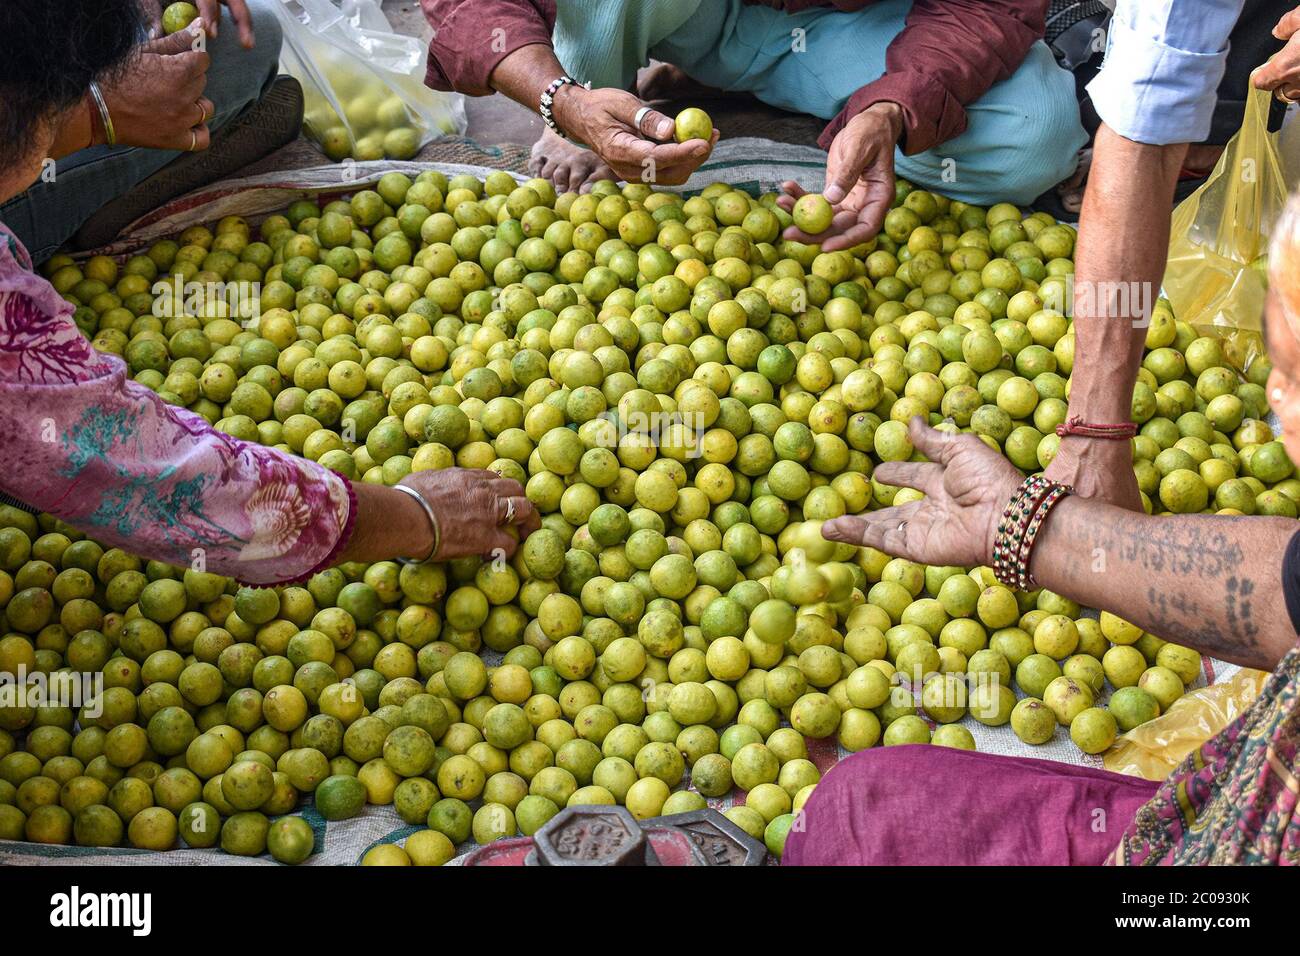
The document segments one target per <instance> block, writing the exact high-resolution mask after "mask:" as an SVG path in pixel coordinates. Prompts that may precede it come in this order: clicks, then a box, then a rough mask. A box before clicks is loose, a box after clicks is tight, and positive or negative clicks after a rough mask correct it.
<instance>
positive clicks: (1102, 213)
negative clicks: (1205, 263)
mask: <svg viewBox="0 0 1300 956" xmlns="http://www.w3.org/2000/svg"><path fill="white" fill-rule="evenodd" d="M1186 152H1187V146H1186V145H1185V144H1175V145H1171V146H1147V145H1145V144H1142V143H1135V142H1133V141H1132V140H1128V139H1125V138H1124V137H1122V136H1120V135H1119V134H1118V133H1115V132H1114V131H1112V130H1111V129H1110V128H1109V127H1107V126H1104V125H1103V126H1102V127H1101V129H1100V130H1099V131H1098V133H1097V142H1096V147H1095V150H1094V160H1093V165H1092V170H1091V172H1090V174H1089V182H1088V192H1087V195H1086V197H1085V199H1084V204H1083V213H1082V215H1081V216H1080V221H1079V222H1080V225H1079V248H1078V252H1077V255H1076V259H1075V290H1074V302H1075V320H1074V332H1075V336H1076V341H1075V362H1074V370H1073V375H1072V381H1071V384H1070V410H1071V412H1072V413H1073V414H1075V415H1079V416H1081V417H1083V418H1084V419H1085V420H1088V421H1094V422H1097V421H1104V422H1124V421H1128V418H1129V414H1130V405H1131V401H1132V392H1133V383H1134V381H1135V380H1136V378H1137V369H1138V365H1139V363H1140V362H1141V359H1142V344H1143V341H1144V339H1145V337H1146V325H1147V320H1148V319H1149V318H1150V306H1151V305H1153V304H1154V302H1155V297H1156V294H1157V292H1158V290H1159V288H1160V280H1161V279H1162V278H1163V277H1164V271H1165V259H1166V256H1167V253H1168V249H1169V213H1170V204H1171V203H1172V201H1173V194H1174V186H1175V184H1176V183H1177V181H1178V172H1179V170H1180V169H1181V168H1182V162H1183V156H1184V155H1185V154H1186Z"/></svg>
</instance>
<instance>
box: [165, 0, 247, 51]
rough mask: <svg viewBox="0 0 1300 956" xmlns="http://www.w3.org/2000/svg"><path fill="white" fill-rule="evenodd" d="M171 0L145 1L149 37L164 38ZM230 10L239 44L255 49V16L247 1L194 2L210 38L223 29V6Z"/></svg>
mask: <svg viewBox="0 0 1300 956" xmlns="http://www.w3.org/2000/svg"><path fill="white" fill-rule="evenodd" d="M170 2H171V0H144V3H143V4H142V6H143V8H144V15H145V17H146V18H147V19H148V22H149V37H150V39H153V40H157V39H159V38H161V37H162V35H163V32H162V12H163V9H164V8H165V7H166V6H167V5H168V4H169V3H170ZM223 3H224V4H225V5H226V6H227V7H229V8H230V19H232V20H234V21H235V26H236V27H238V28H239V43H240V45H241V46H243V48H244V49H245V50H251V49H252V48H253V42H254V37H253V15H252V14H251V13H249V12H248V3H247V0H194V5H195V6H196V7H198V8H199V18H200V19H201V20H202V21H203V29H204V30H205V31H206V33H207V34H208V36H210V37H215V36H216V35H217V33H218V32H219V31H220V28H221V5H222V4H223Z"/></svg>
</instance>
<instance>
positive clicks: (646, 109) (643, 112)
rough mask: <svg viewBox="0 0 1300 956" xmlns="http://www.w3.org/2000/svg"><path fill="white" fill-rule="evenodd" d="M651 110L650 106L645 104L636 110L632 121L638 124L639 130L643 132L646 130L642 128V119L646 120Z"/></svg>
mask: <svg viewBox="0 0 1300 956" xmlns="http://www.w3.org/2000/svg"><path fill="white" fill-rule="evenodd" d="M650 112H652V110H651V109H650V107H648V106H643V107H641V108H640V109H639V110H637V111H636V116H635V118H634V119H633V120H632V122H633V123H635V124H636V128H637V132H642V133H643V132H645V130H643V129H642V128H641V121H642V120H644V119H645V118H646V114H648V113H650Z"/></svg>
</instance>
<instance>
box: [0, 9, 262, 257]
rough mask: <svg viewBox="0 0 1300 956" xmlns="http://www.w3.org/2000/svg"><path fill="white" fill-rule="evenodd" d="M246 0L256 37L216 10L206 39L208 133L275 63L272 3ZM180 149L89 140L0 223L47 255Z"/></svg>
mask: <svg viewBox="0 0 1300 956" xmlns="http://www.w3.org/2000/svg"><path fill="white" fill-rule="evenodd" d="M279 2H280V0H250V3H249V5H248V6H249V9H250V10H251V11H252V14H253V31H254V33H255V34H256V38H257V43H256V45H255V46H254V48H253V49H252V50H245V49H244V48H243V47H242V46H240V45H239V31H238V30H237V29H236V28H235V25H234V23H232V22H231V20H230V15H229V14H228V13H225V14H223V17H222V21H221V31H220V32H219V33H218V35H217V38H216V39H215V40H209V41H208V53H209V54H210V55H211V58H212V65H211V66H210V67H209V68H208V85H207V89H206V90H205V91H204V96H206V97H207V98H208V99H210V100H212V102H213V104H214V105H215V106H216V115H215V116H214V117H213V118H212V120H211V121H209V123H208V126H209V128H210V129H211V130H212V131H213V132H214V133H215V132H216V131H217V130H218V129H220V128H221V127H222V126H224V125H225V124H226V123H228V122H230V120H232V119H234V118H235V117H236V116H238V115H239V114H240V113H241V112H242V111H243V110H244V109H245V108H246V107H247V106H248V105H249V104H251V103H254V102H256V101H257V100H259V99H261V97H262V95H263V93H264V92H265V90H266V88H267V87H268V86H270V84H271V81H272V80H274V79H275V76H276V73H277V72H278V70H279V63H280V41H281V38H282V37H281V33H280V23H279V21H278V20H277V19H276V16H275V11H274V10H273V9H272V4H276V3H279ZM181 155H182V154H181V153H179V152H176V151H173V150H164V149H137V148H134V147H122V146H118V147H108V146H95V147H92V148H90V149H83V150H81V151H80V152H78V153H73V154H72V155H71V156H67V157H65V158H63V159H61V160H59V161H58V165H57V166H56V169H55V172H56V176H57V178H56V179H55V181H54V182H38V183H36V184H34V185H33V186H32V187H31V188H30V189H28V190H27V191H26V192H24V193H20V194H19V195H17V196H15V197H14V198H13V199H11V200H9V202H7V203H5V204H4V205H2V206H0V222H3V223H4V224H5V225H6V226H8V227H9V228H10V229H11V230H13V232H14V233H15V234H16V235H17V236H18V238H19V239H20V240H22V243H23V245H24V246H26V247H27V251H28V252H29V253H31V256H32V261H34V262H36V263H40V262H43V261H45V260H46V259H48V258H49V257H50V256H52V255H54V253H55V252H57V251H58V250H59V249H60V248H61V247H62V246H63V244H64V243H66V242H67V241H68V240H69V239H70V238H72V236H73V234H74V233H76V231H77V230H78V229H80V228H81V226H82V224H83V223H84V222H85V221H86V220H87V219H89V218H90V217H91V216H93V215H94V214H95V213H96V212H98V211H99V210H100V209H101V208H102V207H103V206H105V205H107V204H108V203H109V202H111V201H112V200H114V199H116V198H117V197H118V196H121V195H123V194H124V193H126V192H129V191H130V190H131V189H132V188H133V187H134V186H136V185H137V184H138V183H140V182H142V181H143V180H145V179H148V178H149V177H150V176H152V175H153V174H154V173H156V172H157V171H158V170H160V169H162V168H163V167H164V166H166V165H167V164H168V163H170V162H171V161H172V160H174V159H176V157H178V156H181Z"/></svg>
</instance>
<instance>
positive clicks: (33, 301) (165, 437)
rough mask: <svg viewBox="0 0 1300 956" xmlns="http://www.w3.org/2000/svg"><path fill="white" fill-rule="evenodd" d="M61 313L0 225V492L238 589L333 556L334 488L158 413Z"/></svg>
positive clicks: (194, 421)
mask: <svg viewBox="0 0 1300 956" xmlns="http://www.w3.org/2000/svg"><path fill="white" fill-rule="evenodd" d="M72 313H73V307H72V306H71V305H70V304H69V303H68V302H67V301H65V300H64V299H63V298H62V297H61V296H60V295H59V294H58V293H57V292H56V291H55V289H54V288H53V287H52V286H51V285H50V284H49V283H47V282H45V281H44V280H42V279H40V278H38V277H37V276H36V275H34V274H33V273H32V272H31V264H30V262H29V260H28V258H27V254H26V252H25V251H24V250H23V248H22V246H21V245H20V244H19V243H18V241H17V240H16V239H15V238H13V236H12V235H11V234H9V233H8V232H7V231H6V230H5V229H4V228H3V226H0V448H3V449H4V450H5V453H6V461H7V465H6V468H5V469H4V471H3V472H2V473H0V491H3V492H5V493H6V494H8V495H10V496H12V497H13V498H16V499H18V500H19V501H22V502H24V503H26V504H28V505H30V506H31V507H33V508H35V509H38V510H40V511H45V512H48V513H50V514H52V515H56V516H57V517H59V518H62V519H63V520H64V521H66V522H68V523H69V524H71V525H73V526H74V527H76V528H79V529H80V530H82V531H84V532H85V533H86V534H88V535H91V536H92V537H94V538H95V539H96V540H98V541H102V542H104V543H106V544H111V545H115V546H117V547H120V548H123V549H125V550H127V551H130V552H132V553H138V554H142V555H145V556H148V557H150V558H154V559H157V560H160V561H166V562H168V563H170V564H175V565H182V566H191V567H196V568H203V569H206V570H208V571H212V572H215V573H221V574H228V575H231V576H233V577H236V578H238V579H240V580H241V581H246V582H249V583H256V584H267V583H274V582H283V581H290V580H296V579H299V578H303V577H306V576H308V575H310V574H311V573H312V572H313V571H315V570H316V569H318V568H321V567H326V566H328V565H329V564H330V563H332V562H333V561H334V560H335V559H336V558H337V556H338V554H339V553H340V552H341V551H342V549H343V546H344V544H345V543H346V541H347V539H348V535H349V532H350V530H351V524H352V521H353V512H354V510H355V498H354V496H353V493H352V487H351V485H350V484H349V483H348V482H347V481H346V480H345V479H344V478H342V477H341V476H339V475H336V474H334V473H333V472H330V471H328V470H327V469H324V468H321V467H320V466H319V465H316V464H315V463H313V462H310V461H307V460H305V459H301V458H296V457H293V456H291V455H285V454H281V453H279V452H277V451H275V450H274V449H270V448H264V447H262V446H261V445H257V444H252V443H249V442H243V441H239V440H237V439H234V438H231V437H230V436H228V435H225V434H223V433H221V432H219V431H217V430H215V429H214V428H212V427H211V426H210V425H209V424H208V423H207V422H206V421H205V420H204V419H202V418H201V417H199V416H198V415H195V414H193V413H192V412H188V411H186V410H185V409H182V408H176V407H173V406H171V405H168V404H167V403H166V402H164V401H163V400H162V399H160V398H159V397H158V396H157V395H155V394H154V393H153V392H151V391H150V390H149V389H147V388H145V387H144V386H143V385H140V384H138V383H136V382H133V381H131V380H130V379H129V378H128V376H127V369H126V366H125V364H124V363H123V362H122V360H121V359H119V358H117V357H116V356H112V355H106V354H103V353H101V352H97V351H95V350H94V349H93V348H91V346H90V343H89V342H87V341H86V339H85V337H84V336H83V335H82V333H81V331H80V330H79V329H78V328H77V326H76V324H75V323H74V322H73V320H72Z"/></svg>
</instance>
